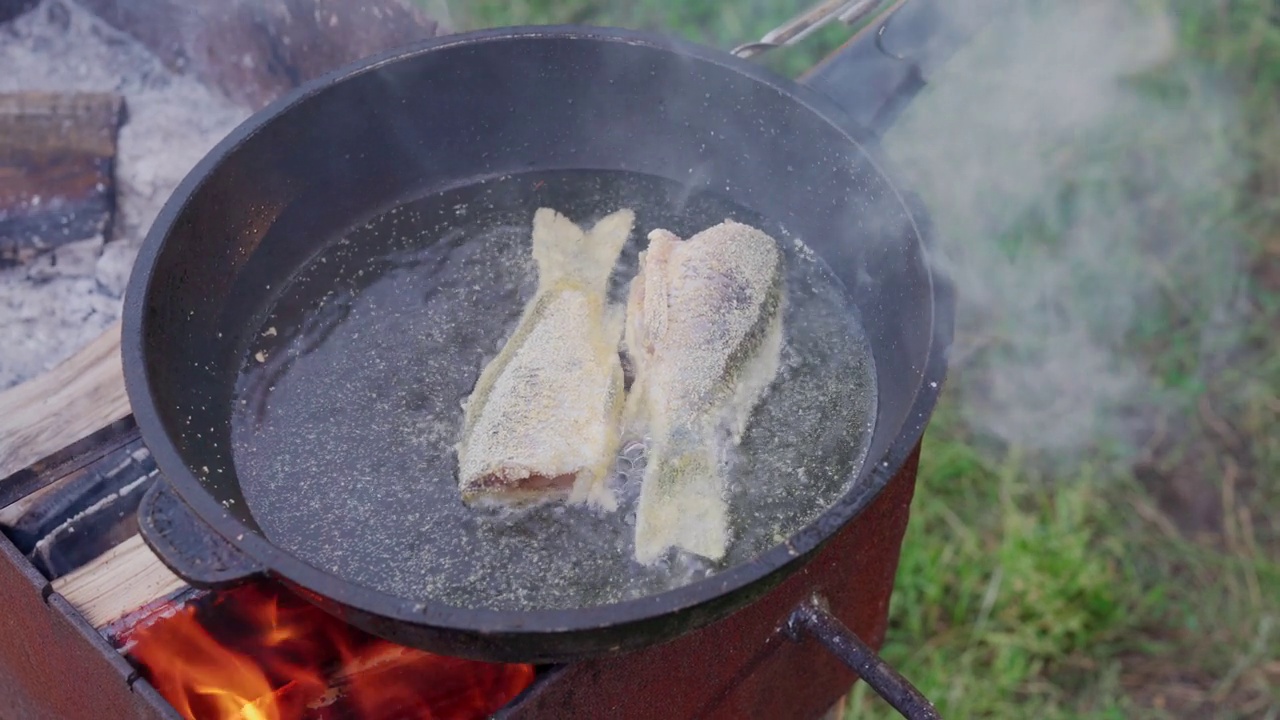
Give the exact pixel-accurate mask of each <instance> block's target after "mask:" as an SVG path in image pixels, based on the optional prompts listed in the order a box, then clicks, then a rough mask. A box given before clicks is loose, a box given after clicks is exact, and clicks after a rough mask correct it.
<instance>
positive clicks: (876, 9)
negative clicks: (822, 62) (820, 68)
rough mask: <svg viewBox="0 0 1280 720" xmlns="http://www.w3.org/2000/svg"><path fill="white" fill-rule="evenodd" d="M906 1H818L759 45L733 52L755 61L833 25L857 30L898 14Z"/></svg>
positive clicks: (744, 45) (749, 44) (747, 44)
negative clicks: (868, 22) (883, 16)
mask: <svg viewBox="0 0 1280 720" xmlns="http://www.w3.org/2000/svg"><path fill="white" fill-rule="evenodd" d="M903 2H906V0H818V2H817V3H816V4H815V5H814V6H813V7H810V8H809V9H808V10H805V11H804V12H801V13H800V14H798V15H796V16H795V17H793V18H791V19H790V20H787V21H786V22H785V23H783V24H781V25H779V26H778V27H776V28H774V29H773V30H770V31H769V32H768V33H766V34H765V36H764V37H762V38H760V39H759V40H757V41H755V42H749V43H744V44H742V45H739V46H738V47H736V48H734V49H733V50H732V52H733V54H734V55H737V56H738V57H740V58H752V57H755V56H757V55H759V54H761V53H764V52H768V51H769V50H772V49H774V48H780V47H786V46H788V45H795V44H796V43H798V42H800V41H801V40H804V39H805V38H807V37H809V36H810V35H812V34H813V33H815V32H817V31H818V30H821V29H822V28H824V27H826V26H827V25H828V24H830V23H832V22H836V21H839V22H842V23H844V24H845V25H849V26H854V25H857V24H858V23H859V22H861V21H862V20H864V19H865V18H867V17H870V16H871V15H874V14H876V13H880V12H882V11H885V12H884V14H886V15H887V14H888V13H889V12H891V11H893V10H896V9H897V8H898V6H900V5H902V3H903Z"/></svg>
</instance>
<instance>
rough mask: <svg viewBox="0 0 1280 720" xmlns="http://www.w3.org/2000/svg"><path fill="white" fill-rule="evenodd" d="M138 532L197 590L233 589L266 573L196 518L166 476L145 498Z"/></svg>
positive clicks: (163, 560) (139, 518) (158, 481)
mask: <svg viewBox="0 0 1280 720" xmlns="http://www.w3.org/2000/svg"><path fill="white" fill-rule="evenodd" d="M138 529H139V531H140V532H141V535H142V539H143V541H144V542H146V543H147V545H148V546H150V547H151V549H152V550H154V551H155V553H156V555H157V556H158V557H159V558H160V562H162V563H164V564H165V566H166V567H168V568H169V569H170V570H172V571H173V573H174V574H175V575H177V576H178V577H180V578H182V579H183V580H185V581H187V583H189V584H191V585H193V586H195V587H199V588H211V587H223V586H226V585H232V584H235V583H238V582H241V581H243V580H247V579H249V578H251V577H254V576H256V575H261V574H263V572H264V571H265V569H264V568H263V566H262V565H261V564H260V563H258V562H257V561H256V560H253V559H252V558H250V557H249V556H247V555H245V554H244V553H243V552H241V551H240V550H238V549H236V548H235V546H233V545H232V544H231V543H229V542H227V541H226V540H224V539H223V538H222V536H220V535H218V533H217V532H215V531H214V530H213V528H211V527H209V526H208V524H206V523H205V522H204V521H203V520H201V519H200V518H198V517H196V515H195V513H193V512H192V511H191V509H190V508H188V507H187V504H186V503H185V502H183V501H182V498H180V497H178V495H177V493H176V492H174V490H173V487H172V486H170V485H169V483H168V481H166V480H165V479H164V477H163V476H162V477H158V478H156V481H155V482H154V483H153V484H152V485H151V487H150V488H149V489H148V490H147V494H146V495H143V496H142V502H141V504H140V505H139V506H138Z"/></svg>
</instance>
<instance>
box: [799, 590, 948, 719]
mask: <svg viewBox="0 0 1280 720" xmlns="http://www.w3.org/2000/svg"><path fill="white" fill-rule="evenodd" d="M787 633H788V635H790V637H791V639H793V640H796V641H800V640H803V639H804V638H805V637H812V638H813V639H815V640H817V641H818V642H820V643H822V644H823V646H825V647H826V648H827V650H828V651H830V652H831V654H832V655H835V656H836V657H837V658H838V659H839V660H840V662H842V663H844V664H845V665H847V666H848V667H849V669H850V670H853V671H854V672H855V673H857V675H858V677H859V678H861V679H862V681H863V682H865V683H866V684H867V685H869V686H870V687H871V689H872V690H875V691H876V694H877V695H879V696H880V697H882V698H884V699H885V701H886V702H888V703H889V704H890V705H892V706H893V708H894V709H895V710H897V711H898V712H899V713H900V714H901V715H902V716H903V717H905V718H908V720H941V716H940V715H939V714H938V711H937V709H935V708H934V707H933V703H931V702H929V700H928V698H926V697H925V696H924V695H923V694H921V692H920V691H919V690H917V689H916V687H915V686H914V685H912V684H911V682H910V681H909V680H907V679H906V678H904V677H903V676H902V675H900V674H898V671H897V670H894V669H893V668H892V667H891V666H890V665H889V664H888V663H886V662H885V661H884V660H882V659H880V656H879V655H877V654H876V652H875V651H874V650H872V649H871V648H870V647H869V646H868V645H867V644H866V643H864V642H862V640H861V638H859V637H858V636H857V635H854V634H853V633H852V632H851V631H850V630H849V629H848V628H846V627H845V626H844V623H842V622H840V620H839V619H838V618H837V617H836V616H834V615H832V614H831V613H830V612H829V611H828V610H827V607H826V602H825V601H824V600H823V599H822V598H821V597H814V598H813V599H812V600H810V601H809V602H806V603H803V604H801V605H800V607H798V608H796V609H795V611H794V612H792V614H791V617H790V619H788V621H787Z"/></svg>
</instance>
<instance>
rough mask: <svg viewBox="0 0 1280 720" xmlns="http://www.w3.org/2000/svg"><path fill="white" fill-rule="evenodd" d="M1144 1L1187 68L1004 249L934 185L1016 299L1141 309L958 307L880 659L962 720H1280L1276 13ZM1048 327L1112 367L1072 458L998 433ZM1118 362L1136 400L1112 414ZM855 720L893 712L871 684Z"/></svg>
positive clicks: (738, 12) (954, 234) (986, 218)
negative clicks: (1012, 382) (1034, 284)
mask: <svg viewBox="0 0 1280 720" xmlns="http://www.w3.org/2000/svg"><path fill="white" fill-rule="evenodd" d="M1134 3H1135V4H1137V5H1141V6H1143V7H1144V8H1145V9H1146V10H1147V11H1148V12H1151V13H1155V15H1152V17H1155V16H1156V15H1160V16H1162V17H1166V18H1173V21H1172V24H1171V26H1170V30H1171V32H1172V39H1173V42H1174V48H1175V49H1174V52H1173V54H1172V57H1170V58H1166V59H1164V60H1163V61H1161V62H1160V63H1159V64H1158V65H1157V66H1155V67H1150V68H1144V70H1143V71H1142V72H1141V73H1135V74H1133V75H1132V76H1131V77H1126V78H1124V82H1125V83H1126V86H1127V88H1128V92H1130V95H1127V96H1126V97H1132V98H1141V103H1142V104H1141V105H1135V106H1134V107H1135V108H1138V110H1136V111H1133V112H1128V113H1123V114H1117V115H1116V116H1115V117H1104V118H1102V119H1100V120H1099V119H1096V118H1095V119H1090V120H1088V122H1084V123H1083V124H1082V125H1079V126H1075V125H1073V126H1070V127H1067V129H1066V134H1067V135H1068V136H1069V139H1070V142H1069V143H1059V144H1058V145H1054V143H1052V142H1049V143H1042V144H1040V145H1038V146H1036V149H1037V151H1044V152H1045V153H1046V157H1045V158H1039V157H1038V158H1037V160H1036V162H1041V160H1043V163H1046V164H1047V166H1050V167H1052V168H1053V169H1054V171H1053V176H1054V177H1055V178H1056V180H1055V181H1054V182H1052V183H1041V184H1040V185H1039V186H1038V188H1039V190H1041V191H1043V192H1040V193H1039V194H1040V197H1039V199H1038V200H1035V201H1034V202H1023V203H1021V204H1017V203H1013V204H1012V205H1013V209H1012V210H1010V211H1007V212H1005V214H1006V215H1008V217H1005V218H1004V219H1003V220H1002V224H1000V225H999V232H994V231H992V227H993V226H992V224H991V223H992V220H991V218H990V216H991V215H992V214H993V213H994V212H996V210H1001V211H1002V212H1003V211H1004V207H1003V205H1009V204H1010V203H1007V202H1006V203H1004V204H1003V205H1000V206H997V204H996V203H992V201H991V197H992V196H998V198H999V199H1007V198H1008V197H1012V195H1010V194H1009V193H1011V192H1012V190H1011V189H1009V188H1005V189H994V190H992V189H983V190H982V191H981V193H983V194H980V195H974V196H966V195H963V194H962V193H957V192H955V191H954V190H949V189H948V187H947V185H946V184H944V183H939V182H933V183H932V184H931V183H930V181H929V178H927V177H926V178H925V179H924V180H923V181H922V182H921V183H920V185H922V186H923V187H921V191H922V193H923V194H924V195H925V196H926V199H927V200H928V201H929V203H930V207H931V209H932V211H933V213H934V215H935V220H937V222H938V223H939V224H940V225H941V226H943V227H947V228H949V232H950V234H951V238H950V242H952V243H955V246H956V247H960V248H965V247H969V248H972V247H984V248H989V249H990V250H991V252H992V253H994V255H993V256H992V257H995V258H998V259H999V261H1000V262H1001V263H1004V265H1002V267H1006V268H1012V272H1013V274H1012V275H1011V276H1010V277H1013V278H1016V277H1017V276H1018V275H1019V274H1021V275H1025V274H1026V273H1027V272H1029V271H1031V270H1035V271H1043V270H1045V269H1046V268H1060V267H1065V268H1067V269H1066V270H1065V271H1064V272H1065V274H1066V276H1067V277H1066V279H1065V280H1064V279H1062V278H1061V275H1062V273H1057V274H1054V275H1052V276H1050V275H1048V274H1046V275H1045V276H1044V277H1045V278H1051V279H1053V282H1056V283H1057V285H1055V287H1057V288H1059V289H1063V290H1065V291H1067V294H1070V295H1073V296H1081V297H1087V296H1091V297H1094V298H1113V299H1114V298H1119V299H1123V300H1125V301H1126V302H1125V303H1123V305H1122V306H1121V305H1117V304H1116V302H1113V301H1111V300H1108V301H1106V302H1103V301H1096V302H1089V303H1085V304H1083V305H1080V304H1077V305H1074V306H1066V307H1056V308H1054V309H1053V312H1052V313H1049V314H1048V315H1045V316H1043V317H1042V316H1041V315H1035V314H1034V312H1037V311H1035V310H1034V308H1032V306H1033V305H1035V303H1034V302H1033V300H1034V299H1035V298H1029V297H1028V296H1027V295H1026V294H1025V291H1026V289H1027V288H1026V286H1018V285H1016V284H1014V283H1010V282H1003V281H1002V276H1000V275H999V274H998V273H993V276H992V278H991V281H990V282H987V283H978V284H975V285H972V286H971V289H975V290H982V291H984V292H985V293H986V294H985V296H984V297H983V298H982V299H981V300H980V301H978V302H975V303H973V305H976V306H977V309H976V310H974V309H972V308H970V309H965V308H962V310H961V318H960V325H961V327H960V337H959V339H958V341H957V347H958V350H959V351H958V353H957V359H956V361H955V363H954V366H953V369H952V373H951V379H950V381H949V385H948V388H947V392H946V395H945V397H944V402H943V404H942V406H941V407H940V408H939V410H938V414H937V418H936V419H935V421H934V422H933V424H932V426H931V429H930V432H929V435H928V437H927V440H926V447H925V452H924V460H923V467H922V470H921V476H920V488H919V491H918V494H917V499H916V502H915V505H914V508H913V512H914V515H913V520H912V524H911V526H910V529H909V531H908V536H907V540H906V544H905V547H904V551H903V557H902V566H901V570H900V572H899V574H898V581H897V583H898V584H897V590H896V593H895V595H894V601H893V606H892V627H891V629H890V632H889V641H888V643H887V645H886V647H885V649H884V655H885V657H886V658H888V659H889V660H891V661H892V662H893V663H895V664H896V665H898V666H899V667H900V668H901V669H902V670H903V672H904V673H905V674H906V675H907V676H908V677H909V678H911V679H912V680H913V681H914V682H915V683H916V684H917V685H918V686H919V687H920V688H921V689H922V690H923V691H924V692H926V693H927V694H928V695H929V696H930V697H931V698H934V699H935V700H936V701H937V702H938V703H939V705H940V710H941V711H942V712H943V714H944V716H947V717H956V718H967V717H992V718H1006V717H1036V718H1056V717H1064V718H1065V717H1098V718H1113V717H1114V718H1144V717H1153V718H1155V717H1175V718H1207V717H1218V718H1280V433H1278V432H1277V429H1280V354H1278V353H1276V352H1275V348H1276V343H1275V342H1274V341H1273V339H1272V338H1273V337H1274V336H1275V335H1276V334H1277V333H1280V10H1278V9H1277V8H1276V5H1275V3H1274V2H1271V1H1268V0H1233V1H1232V2H1225V1H1224V2H1209V1H1208V0H1185V1H1180V0H1150V1H1148V2H1141V1H1140V0H1134ZM801 4H802V3H800V2H799V0H794V1H788V0H747V1H744V2H717V1H714V0H697V1H695V2H683V3H677V2H665V1H659V0H638V1H637V2H633V3H622V2H617V3H613V4H604V3H601V2H595V1H594V0H517V1H508V0H502V1H499V0H475V1H473V2H469V3H466V4H465V5H464V4H463V3H454V4H452V5H451V9H453V11H454V13H455V16H454V18H453V19H454V22H455V24H457V25H459V26H462V27H475V26H486V25H503V24H522V23H560V22H574V23H584V22H585V23H594V24H616V25H624V26H633V27H649V28H662V29H667V30H669V31H672V32H676V33H678V34H681V35H685V36H687V37H690V38H692V39H695V40H700V41H703V42H707V43H709V44H712V45H716V46H719V47H722V48H728V47H731V46H733V45H735V44H737V43H739V42H742V41H746V40H750V39H754V38H756V37H758V36H759V35H760V34H762V33H763V32H765V31H767V30H768V29H770V28H771V27H772V26H773V25H775V24H777V23H778V22H780V21H781V20H783V19H785V18H786V17H788V16H789V15H790V14H791V13H793V12H794V11H795V10H797V9H798V8H799V6H800V5H801ZM1085 4H1087V3H1085ZM1095 4H1096V3H1095ZM460 9H465V12H466V15H465V16H463V17H459V16H458V11H459V10H460ZM1166 11H1172V12H1166ZM840 39H841V35H840V31H839V30H833V31H831V32H827V33H824V34H823V35H821V36H820V37H818V38H815V39H814V40H813V41H812V42H810V43H808V44H806V45H805V46H804V47H803V48H801V49H798V50H792V51H788V53H786V54H785V55H784V56H782V57H780V58H778V59H777V60H774V61H773V62H774V63H775V67H776V68H778V69H780V70H782V71H784V72H788V73H793V74H794V73H796V72H798V71H799V70H800V69H802V68H803V67H806V66H807V65H808V64H809V63H811V62H812V60H813V58H815V57H818V56H821V55H822V54H824V53H825V52H828V51H829V50H830V49H831V48H832V47H834V46H835V44H837V43H838V42H839V41H840ZM1105 49H1106V48H1103V49H1102V50H1100V52H1102V51H1103V50H1105ZM1010 67H1012V66H1010ZM1067 77H1072V76H1067ZM939 85H940V86H941V81H940V83H939ZM930 102H932V100H931V98H930V96H928V95H926V96H925V97H922V98H921V99H920V100H919V101H918V102H917V107H916V108H914V111H916V112H917V113H918V114H919V115H921V116H926V121H924V122H926V124H927V116H928V115H929V114H931V113H932V114H934V115H938V114H940V113H937V112H933V111H934V109H935V108H933V107H931V106H930ZM1135 102H1136V101H1135ZM1082 122H1083V121H1082ZM941 127H942V128H943V129H945V127H946V126H945V124H944V125H942V126H941ZM935 134H936V133H935ZM1013 134H1014V135H1015V136H1016V134H1017V129H1016V128H1015V129H1014V131H1013ZM892 140H893V138H892V137H890V141H892ZM1005 144H1006V145H1008V142H1007V141H1006V142H1005ZM966 147H969V146H968V145H965V144H959V145H956V146H952V147H951V148H950V149H951V150H952V151H955V152H959V153H963V152H964V151H965V148H966ZM889 149H890V151H891V153H890V154H891V155H892V154H893V152H892V151H893V149H894V148H893V143H892V142H890V145H889ZM1000 149H1001V148H996V149H995V156H994V157H996V160H994V161H993V162H999V161H1000V158H999V157H998V156H999V150H1000ZM969 152H970V153H971V154H972V153H973V152H974V150H972V149H969ZM983 152H986V150H983ZM905 154H907V155H909V154H910V153H909V152H908V153H905ZM986 159H987V158H985V157H979V158H977V160H978V163H979V165H981V163H982V162H984V161H986ZM1014 159H1016V158H1014V157H1013V156H1012V155H1010V156H1009V157H1008V158H1005V160H1008V161H1010V162H1012V161H1013V160H1014ZM966 160H967V161H968V162H970V163H971V164H972V163H973V162H974V158H964V157H960V158H959V159H958V160H957V162H958V163H963V162H965V161H966ZM905 164H906V165H907V166H908V167H910V165H911V162H910V158H908V159H907V161H906V162H905ZM1037 167H1039V166H1037ZM908 174H909V173H908ZM953 180H954V179H953ZM977 184H978V185H979V186H980V187H981V184H980V183H977ZM1000 193H1004V195H1001V194H1000ZM984 202H985V203H990V205H988V206H985V207H984V208H983V212H981V213H975V212H974V204H975V203H984ZM1081 228H1086V229H1089V228H1092V229H1097V228H1104V229H1105V238H1106V241H1107V243H1108V245H1106V246H1104V247H1103V249H1102V250H1101V251H1100V252H1101V255H1102V257H1101V260H1098V259H1097V258H1095V259H1094V260H1093V261H1092V262H1088V261H1086V260H1087V258H1089V257H1092V256H1090V255H1088V253H1087V252H1086V250H1088V249H1089V247H1091V246H1089V245H1088V243H1087V242H1085V241H1082V240H1081V238H1080V237H1079V231H1080V230H1081ZM992 238H994V242H990V240H991V239H992ZM1082 243H1083V244H1082ZM1081 248H1084V250H1082V249H1081ZM1003 279H1008V278H1003ZM960 285H961V290H962V292H963V291H964V290H965V289H966V283H965V282H963V281H962V282H961V283H960ZM1020 288H1021V291H1023V292H1022V293H1021V294H1020V291H1019V289H1020ZM1002 293H1003V294H1002ZM964 301H965V298H964V297H963V296H962V302H964ZM1029 308H1031V309H1029ZM1049 315H1052V317H1055V318H1056V317H1059V316H1061V317H1066V318H1068V319H1071V320H1073V321H1075V322H1077V323H1078V325H1079V333H1080V334H1079V339H1080V342H1082V343H1083V344H1084V346H1085V347H1088V348H1094V349H1097V350H1098V352H1096V353H1094V355H1091V356H1088V357H1100V358H1102V359H1103V360H1104V361H1105V362H1104V363H1103V364H1102V365H1099V366H1098V367H1099V368H1102V369H1100V370H1096V372H1095V371H1094V370H1090V369H1089V367H1084V368H1082V369H1080V370H1079V374H1078V375H1077V376H1075V377H1068V381H1067V382H1066V384H1063V383H1062V382H1060V381H1061V378H1058V380H1059V382H1057V384H1051V385H1050V387H1051V389H1053V390H1054V391H1056V392H1057V393H1059V394H1061V395H1065V396H1080V397H1093V398H1095V399H1096V398H1099V397H1101V398H1102V400H1099V401H1098V402H1091V403H1090V404H1088V405H1087V406H1086V407H1085V410H1087V411H1088V412H1089V413H1093V414H1092V415H1090V418H1091V420H1090V421H1089V422H1088V423H1086V425H1085V426H1084V428H1083V430H1080V431H1079V432H1076V433H1075V435H1074V436H1073V437H1072V438H1068V441H1066V442H1065V444H1062V445H1048V444H1045V443H1041V442H1037V441H1035V439H1034V438H1035V437H1036V434H1037V432H1041V434H1043V433H1054V434H1055V437H1056V436H1063V435H1064V434H1065V433H1066V429H1067V426H1068V425H1070V422H1068V420H1070V419H1073V418H1074V414H1073V415H1072V418H1067V417H1066V416H1065V415H1064V416H1063V417H1058V418H1054V417H1052V416H1051V415H1045V414H1044V413H1043V412H1041V413H1040V414H1036V412H1033V411H1038V410H1043V408H1041V407H1031V406H1030V405H1029V406H1028V407H1022V408H1020V409H1021V410H1027V411H1029V412H1031V415H1029V416H1028V417H1029V418H1030V419H1031V420H1033V421H1036V422H1032V423H1031V425H1032V426H1033V427H1035V426H1036V423H1037V422H1038V423H1041V424H1045V428H1044V430H1043V431H1041V430H1040V429H1039V428H1036V431H1037V432H1033V433H1030V434H1027V435H1024V434H1020V433H1019V432H1017V428H1009V427H1002V426H1001V425H1000V424H999V423H998V422H992V418H993V417H997V416H998V415H1000V414H1002V413H1003V414H1005V415H1007V414H1008V412H1009V411H1010V409H1011V408H1013V409H1018V407H1017V405H1016V400H1017V398H1014V400H1010V398H1009V397H1003V398H1001V397H1000V395H999V390H1000V386H1001V378H1002V377H1004V376H1005V375H1007V374H1008V373H1010V372H1017V371H1020V370H1025V368H1026V367H1027V364H1028V362H1031V363H1035V362H1045V363H1049V362H1050V361H1051V360H1052V359H1053V358H1052V357H1049V356H1047V355H1046V352H1051V351H1052V348H1050V350H1049V351H1046V348H1045V347H1044V346H1043V344H1044V343H1047V342H1049V341H1048V340H1046V338H1049V339H1052V338H1057V337H1062V335H1061V333H1058V334H1056V335H1055V334H1054V333H1055V332H1056V331H1049V330H1044V328H1045V327H1046V325H1045V324H1044V323H1045V322H1047V321H1045V317H1048V316H1049ZM1041 331H1043V332H1041ZM1070 337H1075V336H1070ZM1037 343H1041V346H1037ZM1071 347H1072V348H1077V345H1072V346H1071ZM1072 357H1076V356H1072ZM1079 357H1082V358H1084V357H1086V356H1084V355H1080V356H1079ZM1118 362H1120V363H1122V364H1123V366H1124V368H1125V373H1127V374H1125V377H1126V378H1129V379H1132V378H1137V385H1136V386H1135V385H1134V383H1132V382H1130V383H1128V384H1117V385H1115V391H1114V392H1110V391H1106V392H1100V391H1099V387H1100V386H1102V387H1104V389H1105V388H1109V387H1111V386H1109V385H1102V384H1103V381H1104V380H1108V379H1109V378H1112V376H1113V375H1117V373H1118V372H1119V371H1116V369H1115V367H1116V363H1118ZM1046 367H1049V366H1048V365H1047V366H1046ZM1090 367H1091V366H1090ZM1072 382H1075V383H1077V385H1072V384H1071V383H1072ZM1135 388H1136V389H1135ZM1090 393H1092V395H1090ZM993 398H994V399H993ZM1058 400H1059V398H1047V399H1044V401H1043V402H1044V403H1048V404H1052V403H1053V402H1057V401H1058ZM1103 400H1105V401H1107V402H1103ZM1112 400H1114V402H1111V401H1112ZM997 401H998V402H997ZM1011 403H1013V404H1011ZM1031 405H1034V403H1031ZM1068 407H1072V406H1070V405H1068ZM1046 418H1048V419H1046ZM1027 438H1032V439H1031V440H1030V441H1028V440H1027ZM850 709H851V710H852V713H851V715H852V716H853V717H856V718H887V717H893V715H892V713H891V711H889V710H887V709H886V707H885V706H884V705H883V704H882V703H880V702H879V701H878V700H877V699H875V698H874V697H873V696H872V695H871V694H870V693H869V692H868V691H867V690H866V688H865V687H863V686H859V689H858V690H857V691H856V692H855V693H854V695H853V696H852V698H851V706H850Z"/></svg>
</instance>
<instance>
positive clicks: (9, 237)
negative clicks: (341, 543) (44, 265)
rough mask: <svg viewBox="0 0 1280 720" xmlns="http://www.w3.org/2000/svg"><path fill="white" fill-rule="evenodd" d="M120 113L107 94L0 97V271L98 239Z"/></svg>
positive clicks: (106, 218) (105, 223) (109, 203)
mask: <svg viewBox="0 0 1280 720" xmlns="http://www.w3.org/2000/svg"><path fill="white" fill-rule="evenodd" d="M123 107H124V100H123V98H121V97H120V96H119V95H116V94H114V93H46V92H19V93H5V94H0V267H4V266H8V265H14V264H18V263H21V262H25V261H27V260H30V259H31V258H33V257H35V256H36V255H38V254H40V253H42V252H44V251H46V250H50V249H53V248H56V247H59V246H61V245H65V244H67V243H71V242H75V241H77V240H86V239H89V238H94V237H103V238H104V239H105V238H106V234H107V232H108V229H109V228H110V227H111V218H112V214H113V212H114V210H115V193H114V183H113V180H112V177H113V168H114V163H115V155H116V136H117V134H118V131H119V128H120V123H121V122H122V120H123V112H122V110H123Z"/></svg>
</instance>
